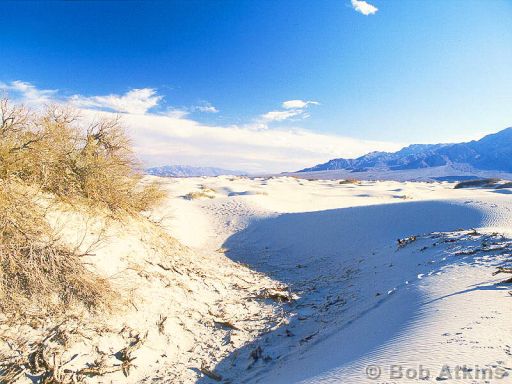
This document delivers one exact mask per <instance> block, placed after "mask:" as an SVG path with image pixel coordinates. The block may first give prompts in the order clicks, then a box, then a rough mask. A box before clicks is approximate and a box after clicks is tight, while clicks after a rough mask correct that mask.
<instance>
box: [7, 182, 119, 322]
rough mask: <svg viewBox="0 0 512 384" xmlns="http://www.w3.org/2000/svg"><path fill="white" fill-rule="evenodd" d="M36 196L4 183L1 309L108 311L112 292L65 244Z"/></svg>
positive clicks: (16, 311)
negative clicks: (59, 240)
mask: <svg viewBox="0 0 512 384" xmlns="http://www.w3.org/2000/svg"><path fill="white" fill-rule="evenodd" d="M57 240H58V239H56V238H55V237H54V235H53V231H52V228H51V227H50V226H49V224H48V223H47V221H46V220H45V217H44V211H43V210H42V208H41V206H40V205H38V204H36V203H35V202H34V193H33V192H32V191H30V189H27V188H26V187H23V186H20V185H18V184H16V183H14V182H10V183H6V182H5V181H0V310H1V311H2V312H3V313H11V314H26V315H31V314H37V315H41V314H45V313H47V312H50V313H52V314H56V313H62V312H63V311H64V310H65V309H67V308H68V307H69V306H70V305H73V304H79V305H83V306H85V307H86V308H88V309H104V308H106V307H107V306H108V302H109V300H110V299H111V298H112V296H113V293H112V291H111V290H110V286H109V284H108V283H107V282H106V281H105V280H104V279H101V278H99V277H97V276H95V275H94V274H93V273H91V272H90V271H88V270H87V269H86V268H85V267H84V265H83V263H82V261H81V260H80V258H81V255H80V254H78V253H77V252H76V251H73V250H70V249H69V248H67V247H65V246H63V245H60V244H59V242H58V241H57Z"/></svg>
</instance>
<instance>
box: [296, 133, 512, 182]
mask: <svg viewBox="0 0 512 384" xmlns="http://www.w3.org/2000/svg"><path fill="white" fill-rule="evenodd" d="M444 166H455V167H456V168H460V167H464V168H468V169H474V170H482V171H501V172H512V128H507V129H504V130H502V131H500V132H498V133H495V134H491V135H487V136H485V137H483V138H482V139H480V140H478V141H470V142H467V143H457V144H413V145H410V146H408V147H405V148H402V149H401V150H399V151H398V152H394V153H389V152H371V153H368V154H366V155H364V156H361V157H359V158H357V159H343V158H340V159H333V160H330V161H328V162H326V163H324V164H319V165H316V166H314V167H311V168H306V169H302V170H300V171H298V172H316V171H329V170H347V171H351V172H368V171H404V170H412V169H423V168H432V167H444Z"/></svg>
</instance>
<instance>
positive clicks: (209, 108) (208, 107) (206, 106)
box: [193, 102, 219, 113]
mask: <svg viewBox="0 0 512 384" xmlns="http://www.w3.org/2000/svg"><path fill="white" fill-rule="evenodd" d="M193 110H195V111H197V112H204V113H218V112H219V110H218V109H217V108H216V107H214V106H213V105H212V104H211V103H208V102H205V103H203V104H201V105H197V106H195V107H194V108H193Z"/></svg>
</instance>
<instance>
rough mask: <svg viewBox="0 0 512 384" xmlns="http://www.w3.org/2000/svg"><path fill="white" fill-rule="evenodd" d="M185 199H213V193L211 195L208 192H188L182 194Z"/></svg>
mask: <svg viewBox="0 0 512 384" xmlns="http://www.w3.org/2000/svg"><path fill="white" fill-rule="evenodd" d="M183 198H184V199H185V200H197V199H215V196H214V195H211V194H210V193H208V192H203V191H200V192H189V193H187V194H186V195H185V196H183Z"/></svg>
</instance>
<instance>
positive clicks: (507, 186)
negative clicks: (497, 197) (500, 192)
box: [496, 181, 512, 189]
mask: <svg viewBox="0 0 512 384" xmlns="http://www.w3.org/2000/svg"><path fill="white" fill-rule="evenodd" d="M504 188H512V181H508V182H506V183H503V184H500V185H498V186H496V189H504Z"/></svg>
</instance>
